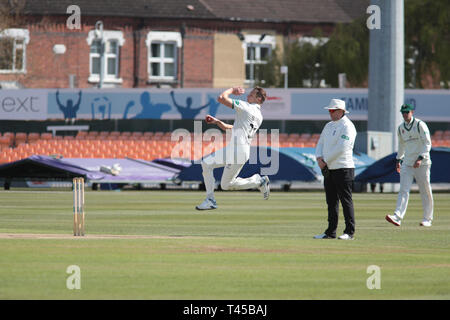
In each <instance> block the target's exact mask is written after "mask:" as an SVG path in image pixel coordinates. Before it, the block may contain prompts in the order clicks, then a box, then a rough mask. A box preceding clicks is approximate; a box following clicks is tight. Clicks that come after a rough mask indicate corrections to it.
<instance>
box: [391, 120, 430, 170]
mask: <svg viewBox="0 0 450 320" xmlns="http://www.w3.org/2000/svg"><path fill="white" fill-rule="evenodd" d="M397 136H398V152H397V159H398V160H402V161H403V164H405V165H407V166H413V165H414V162H416V160H417V158H418V157H419V156H422V158H423V160H422V165H428V164H431V159H430V150H431V138H430V131H429V130H428V127H427V125H426V123H425V122H423V121H421V120H419V119H417V118H412V120H411V122H410V123H409V124H407V123H405V122H403V123H402V124H401V125H400V126H399V127H398V129H397Z"/></svg>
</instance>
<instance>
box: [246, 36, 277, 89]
mask: <svg viewBox="0 0 450 320" xmlns="http://www.w3.org/2000/svg"><path fill="white" fill-rule="evenodd" d="M246 51H247V53H246V60H245V80H246V81H248V82H256V81H261V82H262V83H264V77H263V67H264V65H265V64H266V63H267V61H268V60H269V58H270V54H271V46H270V45H262V44H255V43H249V44H247V50H246Z"/></svg>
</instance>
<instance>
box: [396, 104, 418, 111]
mask: <svg viewBox="0 0 450 320" xmlns="http://www.w3.org/2000/svg"><path fill="white" fill-rule="evenodd" d="M414 109H415V108H414V106H412V105H410V104H409V103H405V104H404V105H402V107H401V108H400V112H409V111H412V110H414Z"/></svg>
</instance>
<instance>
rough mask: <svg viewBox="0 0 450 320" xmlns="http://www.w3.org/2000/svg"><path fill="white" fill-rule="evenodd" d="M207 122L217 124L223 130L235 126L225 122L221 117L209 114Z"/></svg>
mask: <svg viewBox="0 0 450 320" xmlns="http://www.w3.org/2000/svg"><path fill="white" fill-rule="evenodd" d="M206 122H207V123H210V124H215V125H216V126H218V127H219V128H220V129H222V130H229V129H232V128H233V126H232V125H231V124H228V123H225V122H223V121H220V120H219V119H217V118H214V117H213V116H211V115H207V116H206Z"/></svg>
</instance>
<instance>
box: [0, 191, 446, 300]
mask: <svg viewBox="0 0 450 320" xmlns="http://www.w3.org/2000/svg"><path fill="white" fill-rule="evenodd" d="M203 198H204V194H203V193H200V192H197V191H185V192H184V191H136V192H135V191H121V192H114V191H87V192H86V233H87V236H86V237H84V238H80V237H77V238H75V237H73V236H72V235H71V233H72V224H73V223H72V221H73V220H72V193H71V192H70V191H69V190H67V191H20V190H17V191H14V190H13V191H0V204H1V205H0V299H151V300H156V299H169V300H178V299H195V300H196V299H202V300H204V299H208V300H209V299H219V300H229V299H263V300H266V299H274V300H278V299H283V300H291V299H294V300H298V299H450V195H449V194H446V193H437V194H434V200H435V221H434V225H433V227H432V228H423V227H419V222H420V221H421V218H422V210H421V207H422V206H421V202H420V196H419V194H417V193H413V194H411V198H410V203H409V209H408V212H407V214H406V219H405V220H404V223H403V225H402V226H401V227H400V228H398V227H395V226H393V225H391V224H388V223H387V222H386V221H385V220H384V216H385V215H386V213H390V212H392V210H393V209H394V207H395V202H396V194H379V193H376V194H372V193H367V194H354V203H355V211H356V227H357V232H356V239H355V240H354V241H342V240H314V239H312V237H313V236H314V235H315V234H318V233H321V232H323V231H324V230H325V227H326V224H327V221H326V220H327V218H326V206H325V198H324V193H323V192H304V193H300V192H286V193H282V192H273V193H272V194H271V198H270V199H269V200H268V201H263V200H262V199H261V198H262V197H261V194H260V193H258V192H218V193H217V194H216V198H217V201H218V204H219V209H218V210H213V211H206V212H199V211H196V210H195V209H194V207H195V205H196V204H198V203H200V202H201V201H202V200H203ZM343 222H344V219H343V217H342V213H341V216H340V223H339V228H338V235H339V234H341V232H342V230H343V229H344V223H343ZM112 235H116V237H113V236H112ZM70 265H77V266H79V267H80V270H81V289H80V290H69V289H67V288H66V280H67V278H68V277H69V274H67V273H66V269H67V267H68V266H70ZM370 265H376V266H379V267H380V271H381V289H373V290H369V289H368V288H367V285H366V281H367V279H368V277H370V276H371V274H368V273H367V268H368V267H369V266H370Z"/></svg>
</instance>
